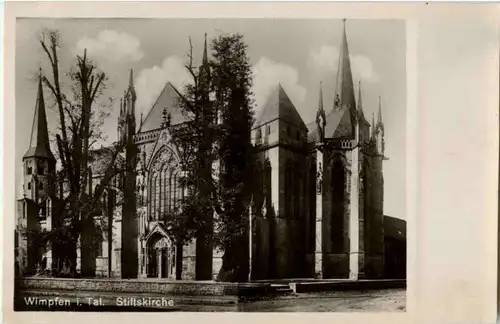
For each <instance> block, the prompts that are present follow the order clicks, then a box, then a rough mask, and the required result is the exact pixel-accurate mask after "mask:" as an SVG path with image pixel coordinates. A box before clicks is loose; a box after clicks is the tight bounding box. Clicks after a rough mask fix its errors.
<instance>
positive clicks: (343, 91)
mask: <svg viewBox="0 0 500 324" xmlns="http://www.w3.org/2000/svg"><path fill="white" fill-rule="evenodd" d="M342 22H343V28H342V42H341V45H340V56H339V66H338V71H337V85H336V89H335V97H334V105H335V106H334V108H342V107H349V108H350V109H353V110H354V109H355V107H356V102H355V98H354V85H353V81H352V71H351V60H350V59H349V46H348V44H347V35H346V28H345V19H343V20H342Z"/></svg>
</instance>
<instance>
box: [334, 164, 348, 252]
mask: <svg viewBox="0 0 500 324" xmlns="http://www.w3.org/2000/svg"><path fill="white" fill-rule="evenodd" d="M331 189H332V190H331V197H332V204H331V206H332V207H331V208H332V213H331V239H332V252H338V253H340V252H343V250H344V215H345V207H346V206H345V189H346V174H345V169H344V165H343V164H342V162H340V161H335V163H334V164H333V168H332V172H331Z"/></svg>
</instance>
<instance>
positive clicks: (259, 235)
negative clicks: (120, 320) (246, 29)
mask: <svg viewBox="0 0 500 324" xmlns="http://www.w3.org/2000/svg"><path fill="white" fill-rule="evenodd" d="M206 53H207V50H206V43H205V52H204V56H203V64H202V67H203V66H205V65H206V63H207V55H206ZM332 59H333V58H332ZM339 60H340V61H339V71H338V75H337V82H336V89H335V95H334V105H333V107H324V106H323V95H322V89H321V85H320V89H319V97H318V107H317V108H316V107H315V108H311V109H315V110H317V113H316V120H315V121H313V122H311V123H310V124H306V123H304V121H303V119H302V118H301V116H300V114H299V113H298V111H297V110H296V108H295V107H294V105H293V103H292V101H291V100H290V98H289V97H288V95H287V93H286V91H285V89H284V88H283V87H282V86H281V85H280V84H278V85H276V87H275V89H274V90H273V92H272V93H271V95H270V96H269V98H268V100H267V102H266V104H265V105H264V106H263V107H260V109H259V111H260V114H259V115H258V116H257V118H256V120H255V123H254V125H253V127H252V144H253V146H254V147H255V150H256V153H255V160H256V164H257V175H256V177H257V180H258V181H257V186H256V188H255V190H254V195H253V199H252V202H253V204H252V206H251V209H250V211H249V213H248V214H249V215H248V216H249V217H251V219H252V223H251V229H252V236H251V240H250V241H249V248H250V245H251V256H252V257H251V269H252V271H251V278H252V279H254V280H257V279H270V278H312V277H315V278H351V279H355V280H356V279H361V278H381V277H384V230H383V219H384V216H383V192H384V184H383V181H384V180H383V167H382V165H383V161H384V159H385V158H384V124H383V122H382V114H381V106H380V100H379V110H378V118H377V122H375V120H374V119H373V120H372V123H371V124H370V123H369V122H368V121H367V120H366V118H365V116H364V113H363V104H362V93H361V85H359V86H358V95H357V101H356V99H355V90H354V89H355V88H354V82H353V78H352V73H351V64H350V59H349V49H348V42H347V37H346V32H345V27H344V33H343V38H342V41H341V51H340V57H339ZM206 66H208V65H206ZM133 80H134V78H133V73H132V71H131V72H130V82H129V86H128V89H127V90H126V91H125V93H124V97H123V99H122V100H121V102H120V115H119V118H118V125H117V137H118V138H125V139H126V141H127V143H128V144H127V146H126V148H125V150H124V152H123V154H122V155H121V156H120V157H119V159H118V162H117V163H118V165H119V166H121V167H122V168H123V170H124V171H123V172H121V173H120V174H119V175H118V176H116V177H115V178H114V180H113V182H114V184H115V187H116V188H122V189H123V188H127V189H126V190H128V191H129V192H130V191H131V192H134V193H135V194H134V198H135V199H130V197H125V199H124V203H123V204H121V205H117V203H116V202H117V200H118V199H119V198H118V197H120V196H121V197H122V199H123V195H122V194H121V193H120V192H119V190H118V191H117V190H111V189H109V190H108V192H107V193H106V195H105V196H104V198H103V200H104V201H105V204H104V206H106V207H105V208H107V212H106V213H103V215H102V216H97V218H99V217H108V218H109V222H108V224H111V225H110V226H108V227H109V228H108V230H107V231H108V234H109V235H107V237H110V238H112V239H110V240H107V239H105V240H104V241H103V242H101V243H100V244H99V247H98V248H97V249H96V251H94V256H95V260H94V258H93V259H92V260H91V263H92V264H93V266H94V268H95V275H96V276H98V277H116V278H147V277H155V278H170V279H175V274H176V269H175V267H176V265H178V264H179V265H180V264H182V268H183V269H182V279H196V280H212V279H214V278H215V277H216V275H217V273H218V271H219V269H220V267H221V263H222V261H221V260H222V259H221V257H222V255H221V254H220V252H217V251H216V250H214V249H213V247H212V246H210V244H209V243H206V242H204V241H202V240H199V241H197V240H194V241H193V242H191V243H189V244H186V245H185V246H182V247H181V246H176V245H175V244H173V242H172V240H171V239H170V238H169V235H168V233H167V229H166V228H165V217H168V214H169V212H170V211H172V210H174V208H175V207H176V206H177V205H176V204H178V199H179V198H181V197H184V195H185V194H186V193H185V192H184V190H183V188H181V186H180V185H179V178H180V176H181V175H182V172H183V170H182V167H181V157H180V153H179V151H178V149H177V147H176V146H175V145H174V143H173V142H172V136H171V131H172V128H175V127H176V125H179V124H182V123H185V122H187V121H188V119H187V117H186V116H185V114H184V113H183V111H182V109H181V107H180V102H181V100H183V99H182V96H181V94H180V92H179V91H178V90H177V89H176V88H175V87H174V86H173V85H172V84H171V83H167V84H166V85H165V87H164V88H163V90H162V91H161V93H160V95H159V96H158V99H157V100H156V102H155V103H154V105H153V106H152V108H151V109H150V110H149V112H148V114H147V115H146V116H145V117H144V116H142V115H141V118H140V121H139V122H138V123H136V120H135V115H136V113H135V102H136V99H137V97H136V93H135V89H134V83H133ZM136 124H137V125H136ZM94 155H95V161H94V162H92V166H91V168H92V176H91V179H89V181H90V182H91V183H93V184H91V185H90V186H89V187H90V188H92V186H93V185H95V183H97V182H98V180H99V179H100V177H102V176H103V170H102V163H99V162H100V161H101V162H102V160H106V158H107V157H109V156H110V152H107V150H106V149H105V148H103V149H100V150H97V151H96V152H94ZM55 165H56V159H55V158H54V155H53V154H52V152H51V150H50V145H49V138H48V131H47V121H46V113H45V105H44V100H43V92H42V85H41V83H40V84H39V90H38V97H37V103H36V108H35V117H34V122H33V129H32V136H31V142H30V148H29V150H28V151H27V153H26V154H25V156H24V158H23V190H24V197H23V198H22V199H20V200H18V210H17V212H18V215H17V219H18V224H22V225H23V226H26V227H29V228H30V227H31V228H45V229H50V228H51V226H53V225H52V224H54V221H53V219H54V217H57V215H55V212H54V211H52V208H51V206H52V204H53V201H54V200H56V199H61V197H62V191H61V190H57V188H56V187H57V184H56V183H55V180H54V179H55ZM56 191H59V192H56ZM105 214H106V215H108V216H104V215H105ZM16 246H17V249H16V251H17V253H16V262H17V264H18V268H19V269H21V270H20V271H21V273H24V274H30V273H33V272H34V269H36V268H37V267H38V268H40V267H41V268H47V269H50V268H60V267H61V262H62V261H61V260H62V259H63V254H64V253H63V252H61V251H62V250H64V249H63V248H57V247H52V246H37V245H36V242H32V241H30V239H29V238H28V237H26V236H23V235H22V234H20V233H18V234H17V235H16ZM180 249H182V253H181V252H180ZM79 255H80V254H79ZM179 258H180V259H182V260H179ZM82 262H88V261H82V260H81V258H79V264H78V266H77V267H78V268H80V267H81V266H82V264H81V263H82Z"/></svg>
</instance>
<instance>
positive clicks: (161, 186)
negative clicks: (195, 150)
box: [149, 147, 181, 220]
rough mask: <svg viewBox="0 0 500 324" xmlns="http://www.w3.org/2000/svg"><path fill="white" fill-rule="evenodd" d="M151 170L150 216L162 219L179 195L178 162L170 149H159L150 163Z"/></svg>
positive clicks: (171, 209)
mask: <svg viewBox="0 0 500 324" xmlns="http://www.w3.org/2000/svg"><path fill="white" fill-rule="evenodd" d="M151 172H152V173H153V174H154V176H153V177H152V178H153V180H152V183H153V184H152V187H153V188H152V189H151V193H150V197H151V200H150V201H149V206H150V208H151V209H152V215H154V217H152V218H153V219H155V220H164V219H165V218H166V217H168V215H169V214H170V213H171V212H172V211H173V209H174V207H175V205H176V202H177V201H178V199H179V198H180V197H181V191H180V189H179V184H178V182H179V175H180V174H179V170H178V162H177V160H176V158H175V156H174V154H173V152H172V151H171V150H170V149H168V148H167V147H163V148H161V149H160V151H159V152H158V153H157V154H156V157H155V159H154V162H153V164H152V169H151Z"/></svg>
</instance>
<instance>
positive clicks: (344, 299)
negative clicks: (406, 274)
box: [239, 289, 406, 312]
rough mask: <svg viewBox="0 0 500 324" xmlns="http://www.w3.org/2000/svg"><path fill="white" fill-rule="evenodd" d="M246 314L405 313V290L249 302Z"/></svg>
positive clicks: (241, 307) (318, 294) (245, 308)
mask: <svg viewBox="0 0 500 324" xmlns="http://www.w3.org/2000/svg"><path fill="white" fill-rule="evenodd" d="M239 308H240V309H239V310H240V311H244V312H404V311H405V310H406V290H405V289H384V290H370V291H364V292H362V291H342V292H324V293H303V294H298V295H297V296H290V297H281V298H279V299H272V300H261V301H254V302H247V303H243V304H240V305H239Z"/></svg>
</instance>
